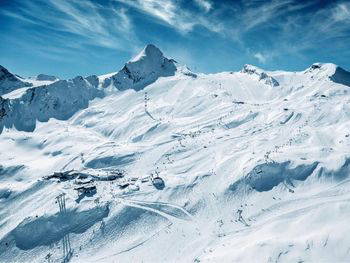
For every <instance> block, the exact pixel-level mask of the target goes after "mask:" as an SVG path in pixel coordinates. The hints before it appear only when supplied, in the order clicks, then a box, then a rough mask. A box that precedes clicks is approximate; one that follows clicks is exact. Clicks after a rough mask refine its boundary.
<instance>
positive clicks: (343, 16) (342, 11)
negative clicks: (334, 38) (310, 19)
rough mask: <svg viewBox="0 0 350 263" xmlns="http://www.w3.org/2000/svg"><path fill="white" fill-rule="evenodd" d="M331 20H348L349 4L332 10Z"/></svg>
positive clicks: (349, 17)
mask: <svg viewBox="0 0 350 263" xmlns="http://www.w3.org/2000/svg"><path fill="white" fill-rule="evenodd" d="M332 15H333V19H334V20H335V21H336V22H339V21H345V20H348V21H349V20H350V3H341V4H338V5H336V7H335V8H334V9H333V14H332Z"/></svg>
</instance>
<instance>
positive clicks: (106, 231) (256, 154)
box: [0, 45, 350, 262]
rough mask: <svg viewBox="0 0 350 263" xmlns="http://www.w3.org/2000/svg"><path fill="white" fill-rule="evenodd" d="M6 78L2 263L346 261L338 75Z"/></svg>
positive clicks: (161, 61) (256, 72)
mask: <svg viewBox="0 0 350 263" xmlns="http://www.w3.org/2000/svg"><path fill="white" fill-rule="evenodd" d="M1 72H3V74H2V75H0V91H1V94H0V149H1V151H0V262H68V261H69V262H349V261H350V237H349V235H348V234H347V233H348V232H349V231H350V224H349V223H348V222H349V219H348V218H349V217H350V202H349V201H350V180H349V175H350V151H349V146H350V73H349V72H347V71H346V70H344V69H342V68H341V67H339V66H337V65H334V64H330V63H326V64H322V63H315V64H313V65H311V66H310V67H309V68H308V69H306V70H304V71H301V72H285V71H271V72H269V71H264V70H263V69H259V68H257V67H255V66H251V65H245V66H244V67H243V69H242V70H241V71H239V72H222V73H217V74H195V73H193V72H191V71H190V70H189V69H188V68H186V67H184V66H179V65H178V64H177V62H176V61H175V60H173V59H168V58H166V57H164V55H163V53H162V52H161V51H160V50H159V49H158V48H157V47H155V46H153V45H148V46H147V47H145V49H144V50H143V51H142V52H141V53H140V54H139V55H138V56H136V57H135V58H133V59H132V60H130V61H129V62H127V63H126V64H125V66H124V67H123V68H122V69H121V70H120V71H117V72H115V73H111V74H106V75H103V76H89V77H80V76H78V77H76V78H73V79H71V80H58V79H57V78H56V77H52V76H45V75H43V76H41V77H39V78H27V79H21V78H19V77H17V76H16V75H14V74H12V73H10V72H9V71H8V70H7V69H5V68H3V67H1ZM30 81H31V82H30ZM42 81H43V82H42ZM11 83H12V84H11ZM28 83H29V84H28Z"/></svg>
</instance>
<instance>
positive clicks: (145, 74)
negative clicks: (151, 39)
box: [103, 45, 177, 90]
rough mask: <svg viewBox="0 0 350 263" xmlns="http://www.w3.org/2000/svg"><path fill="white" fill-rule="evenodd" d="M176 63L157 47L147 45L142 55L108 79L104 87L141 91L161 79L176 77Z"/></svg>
mask: <svg viewBox="0 0 350 263" xmlns="http://www.w3.org/2000/svg"><path fill="white" fill-rule="evenodd" d="M175 63H176V62H175V60H173V59H168V58H166V57H164V55H163V53H162V52H161V51H160V50H159V49H158V48H157V47H156V46H154V45H147V46H146V47H145V48H144V49H143V50H142V51H141V53H140V54H138V55H137V56H136V57H134V58H133V59H132V60H130V61H129V62H127V63H126V64H125V66H124V67H123V68H122V69H121V70H120V71H119V72H118V73H117V74H115V75H113V76H111V77H109V78H106V79H105V80H104V82H103V86H104V87H108V86H109V85H111V84H114V86H115V87H116V88H117V89H118V90H125V89H134V90H141V89H143V88H144V87H145V86H147V85H148V84H151V83H153V82H154V81H156V80H157V79H158V78H159V77H168V76H173V75H175V72H176V70H177V68H176V65H175Z"/></svg>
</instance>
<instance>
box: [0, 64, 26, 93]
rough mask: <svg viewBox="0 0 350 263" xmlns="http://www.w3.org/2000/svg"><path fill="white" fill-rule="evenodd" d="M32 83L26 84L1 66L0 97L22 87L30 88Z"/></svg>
mask: <svg viewBox="0 0 350 263" xmlns="http://www.w3.org/2000/svg"><path fill="white" fill-rule="evenodd" d="M30 86H32V84H31V83H28V82H25V81H23V80H21V79H20V78H19V77H17V76H16V75H15V74H12V73H11V72H10V71H8V70H7V69H6V68H5V67H3V66H1V65H0V96H1V95H3V94H6V93H8V92H11V91H13V90H15V89H18V88H22V87H30Z"/></svg>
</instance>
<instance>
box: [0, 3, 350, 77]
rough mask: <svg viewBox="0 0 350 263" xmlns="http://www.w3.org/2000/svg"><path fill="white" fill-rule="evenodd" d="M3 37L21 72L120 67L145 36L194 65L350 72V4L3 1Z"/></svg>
mask: <svg viewBox="0 0 350 263" xmlns="http://www.w3.org/2000/svg"><path fill="white" fill-rule="evenodd" d="M0 35H1V40H0V50H1V52H0V64H1V65H3V66H5V67H6V68H8V69H9V70H10V71H12V72H15V73H17V74H20V75H24V76H31V75H37V74H39V73H46V74H54V75H57V76H59V77H61V78H69V77H74V76H76V75H83V76H86V75H91V74H104V73H108V72H113V71H117V70H119V69H120V68H121V67H122V65H123V64H124V63H125V62H126V61H128V60H129V59H130V58H131V57H132V56H134V55H135V54H137V53H138V52H139V51H140V50H141V49H142V48H143V47H144V46H145V45H146V44H148V43H153V44H155V45H157V46H158V47H159V48H160V49H161V50H162V51H163V52H164V53H165V55H166V56H167V57H172V58H174V59H176V60H177V61H178V62H180V63H182V64H186V65H188V66H189V67H190V68H191V69H192V70H193V71H196V72H206V73H208V72H219V71H230V70H234V71H236V70H239V69H241V68H242V66H243V65H244V64H253V65H257V66H259V67H262V68H265V69H268V70H273V69H283V70H303V69H305V68H306V67H308V66H309V65H310V64H312V63H314V62H333V63H336V64H338V65H340V66H342V67H344V68H345V69H350V48H349V47H350V44H349V43H350V1H335V0H334V1H332V0H328V1H327V0H322V1H321V0H320V1H315V0H314V1H311V0H310V1H308V0H305V1H295V0H278V1H277V0H276V1H262V0H241V1H233V0H231V1H228V0H227V1H224V0H221V1H214V0H0Z"/></svg>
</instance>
